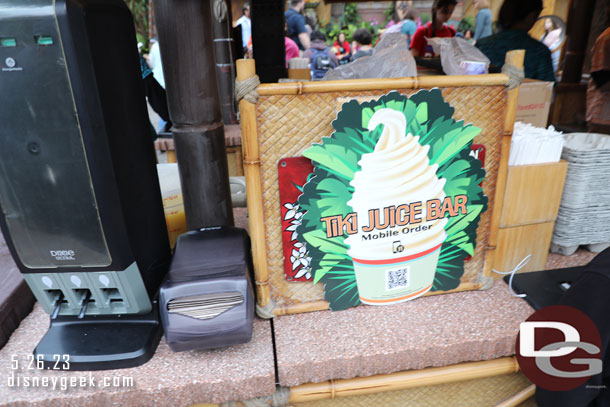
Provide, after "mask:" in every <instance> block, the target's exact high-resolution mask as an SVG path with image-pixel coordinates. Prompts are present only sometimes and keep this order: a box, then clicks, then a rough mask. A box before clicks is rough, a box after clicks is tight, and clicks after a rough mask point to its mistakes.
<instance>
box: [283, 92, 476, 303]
mask: <svg viewBox="0 0 610 407" xmlns="http://www.w3.org/2000/svg"><path fill="white" fill-rule="evenodd" d="M453 113H454V109H453V108H452V107H451V106H450V105H449V104H448V103H447V102H445V101H444V100H443V97H442V94H441V92H440V90H438V89H432V90H429V91H428V90H422V91H420V92H418V93H417V94H415V95H413V96H411V97H409V98H408V97H406V96H404V95H401V94H400V93H398V92H391V93H389V94H387V95H385V96H382V97H381V98H379V99H378V100H374V101H371V102H365V103H358V101H356V100H352V101H349V102H347V103H345V104H343V106H342V108H341V111H340V112H339V114H338V115H337V119H336V120H335V121H333V123H332V125H333V128H334V132H333V134H332V135H331V136H330V137H324V138H323V140H322V143H321V144H314V145H313V146H312V147H310V148H309V149H307V150H306V151H305V152H304V156H305V158H304V159H303V160H307V163H308V165H309V167H307V166H305V167H304V168H306V171H305V172H303V171H301V173H302V174H301V175H300V177H299V176H298V175H295V174H292V175H291V180H292V181H291V182H284V185H288V187H289V186H290V185H292V189H293V194H292V196H290V193H288V194H286V193H284V194H283V195H284V197H282V193H280V195H281V196H280V199H281V200H282V219H283V227H284V232H285V234H284V237H285V238H284V255H285V257H286V262H285V266H286V267H285V268H286V273H287V277H288V278H289V279H292V280H303V279H305V280H307V279H310V280H313V282H315V283H317V282H322V283H324V285H325V297H326V299H327V300H328V301H329V302H330V306H331V308H332V309H333V310H338V309H345V308H348V307H351V306H355V305H358V304H360V303H366V304H372V305H384V304H393V303H397V302H402V301H408V300H411V299H414V298H417V297H419V296H421V295H423V294H425V293H426V292H428V291H430V290H433V291H436V290H451V289H453V288H456V287H457V286H458V285H459V282H460V277H461V276H462V274H463V273H464V259H465V258H467V257H468V256H471V255H472V254H473V252H474V247H475V244H476V229H477V225H478V222H479V219H480V216H481V213H483V212H484V211H485V210H486V209H487V197H486V196H484V195H483V191H482V189H481V187H480V184H481V182H482V181H483V178H484V176H485V171H484V170H483V169H482V168H481V162H480V161H479V160H477V159H476V158H474V157H473V156H472V155H471V151H472V149H471V145H472V140H473V139H474V137H475V136H476V135H477V134H479V132H480V129H478V128H476V127H474V126H472V125H464V122H463V121H457V122H456V121H455V120H454V119H453V117H452V116H453ZM301 168H303V167H301ZM297 172H298V171H297ZM299 178H300V179H299ZM282 189H283V188H282V176H281V168H280V192H282ZM285 197H286V198H287V199H286V198H285Z"/></svg>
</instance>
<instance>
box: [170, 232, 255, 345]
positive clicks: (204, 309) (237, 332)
mask: <svg viewBox="0 0 610 407" xmlns="http://www.w3.org/2000/svg"><path fill="white" fill-rule="evenodd" d="M252 270H253V268H252V257H251V254H250V238H249V237H248V234H247V233H246V231H245V230H243V229H239V228H235V227H228V226H221V227H214V228H203V229H200V230H197V231H192V232H188V233H185V234H182V235H180V237H179V238H178V242H177V245H176V250H175V252H174V257H173V259H172V263H171V266H170V269H169V272H168V274H167V277H166V278H165V280H164V281H163V283H162V285H161V288H160V291H159V306H160V314H161V321H162V323H163V330H164V332H165V340H166V341H167V344H168V345H169V347H170V348H171V349H172V350H173V351H176V352H179V351H185V350H193V349H208V348H216V347H221V346H230V345H236V344H239V343H245V342H249V341H250V339H251V338H252V322H253V318H254V301H255V298H254V294H253V290H252Z"/></svg>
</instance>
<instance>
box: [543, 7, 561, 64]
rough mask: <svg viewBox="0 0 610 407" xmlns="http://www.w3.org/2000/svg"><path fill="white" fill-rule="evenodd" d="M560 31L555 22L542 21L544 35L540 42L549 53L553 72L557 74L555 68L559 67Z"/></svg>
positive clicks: (548, 19) (549, 20)
mask: <svg viewBox="0 0 610 407" xmlns="http://www.w3.org/2000/svg"><path fill="white" fill-rule="evenodd" d="M561 31H562V30H561V28H559V26H558V25H557V23H556V22H555V20H553V19H550V18H547V19H545V20H544V34H543V35H542V37H541V38H540V41H542V43H543V44H544V45H546V46H547V47H548V48H549V50H550V51H551V60H552V61H553V71H555V72H557V67H558V65H559V56H560V54H561V48H558V46H559V44H560V42H561ZM555 48H557V49H555ZM553 49H555V51H553Z"/></svg>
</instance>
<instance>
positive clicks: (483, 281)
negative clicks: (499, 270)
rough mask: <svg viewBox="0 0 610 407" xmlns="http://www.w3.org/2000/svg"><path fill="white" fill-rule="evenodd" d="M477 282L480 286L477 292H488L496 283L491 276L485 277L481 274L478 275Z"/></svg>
mask: <svg viewBox="0 0 610 407" xmlns="http://www.w3.org/2000/svg"><path fill="white" fill-rule="evenodd" d="M478 280H479V284H480V287H479V290H489V289H490V288H491V287H493V285H494V282H495V281H496V280H495V279H494V278H493V277H492V276H485V275H483V274H481V275H479V278H478Z"/></svg>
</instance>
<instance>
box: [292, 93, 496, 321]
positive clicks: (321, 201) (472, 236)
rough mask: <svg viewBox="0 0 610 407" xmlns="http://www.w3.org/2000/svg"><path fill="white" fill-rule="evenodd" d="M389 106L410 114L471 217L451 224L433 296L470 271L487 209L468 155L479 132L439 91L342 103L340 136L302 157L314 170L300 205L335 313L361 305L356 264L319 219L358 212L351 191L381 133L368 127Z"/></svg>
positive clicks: (315, 269)
mask: <svg viewBox="0 0 610 407" xmlns="http://www.w3.org/2000/svg"><path fill="white" fill-rule="evenodd" d="M384 108H390V109H393V110H396V111H400V112H402V113H403V114H404V116H405V119H406V122H407V132H409V133H411V134H413V135H414V136H418V137H419V143H420V144H422V145H429V150H428V157H429V159H430V164H437V165H438V166H439V167H438V169H437V176H438V177H439V178H444V179H445V181H446V182H445V186H444V192H445V194H446V195H447V196H457V195H466V196H467V199H468V201H467V203H466V209H467V213H466V214H460V215H458V216H454V217H451V218H449V220H448V222H447V224H446V226H445V231H446V233H447V238H446V240H445V242H444V243H443V245H442V247H441V251H440V256H439V261H438V265H437V270H436V274H435V277H434V283H433V287H432V290H433V291H436V290H451V289H453V288H456V287H457V286H458V285H459V283H460V278H461V276H462V274H463V273H464V258H465V257H466V256H472V255H473V254H474V248H475V245H476V229H477V226H478V222H479V219H480V216H481V213H483V212H484V211H485V210H487V197H486V196H484V195H483V191H482V189H481V187H480V186H479V184H480V183H481V182H482V180H483V178H484V177H485V171H484V169H482V168H481V164H480V162H479V161H478V160H476V159H475V158H473V157H471V156H470V146H471V144H472V140H473V139H474V137H476V136H477V135H478V134H479V132H480V129H478V128H477V127H474V126H472V125H464V123H463V122H462V121H459V122H456V121H455V120H454V119H453V118H452V116H453V112H454V109H453V108H452V107H451V106H450V105H449V103H447V102H445V100H444V99H443V96H442V93H441V91H440V90H439V89H432V90H422V91H420V92H418V93H416V94H414V95H413V96H411V97H410V98H407V97H406V96H404V95H401V94H400V93H398V92H390V93H388V94H387V95H384V96H382V97H381V98H379V99H378V100H373V101H369V102H364V103H361V104H360V103H358V102H357V101H356V100H352V101H349V102H347V103H345V104H343V106H342V108H341V111H340V112H339V114H338V115H337V119H336V120H335V121H333V123H332V125H333V128H334V130H335V131H334V133H333V134H332V135H331V136H330V137H324V138H323V139H322V143H321V144H314V145H313V146H312V147H310V148H309V149H307V150H306V151H305V152H304V155H305V156H306V157H307V158H309V159H311V160H312V163H313V165H314V172H313V173H312V175H311V176H310V177H309V180H308V182H307V183H306V184H305V185H304V186H303V194H302V195H301V196H300V197H299V199H298V202H299V205H300V206H301V208H302V209H303V210H305V211H306V212H305V215H304V216H303V221H302V224H301V225H300V226H299V227H298V228H297V232H298V234H299V235H300V236H301V237H302V238H303V241H305V243H306V245H307V249H308V250H309V255H310V256H311V258H312V262H311V266H312V274H313V277H314V282H316V283H317V282H322V283H324V285H325V298H326V300H328V301H329V302H330V306H331V308H332V309H333V310H339V309H345V308H349V307H352V306H356V305H358V304H359V303H360V300H359V295H358V287H357V284H356V278H355V275H354V269H353V262H352V260H351V257H350V256H349V255H348V254H347V250H348V245H347V244H346V243H345V238H346V237H347V234H346V233H345V231H344V234H343V235H340V236H335V237H328V236H327V231H326V224H325V222H322V221H321V219H322V218H325V217H329V216H342V217H345V216H346V215H348V214H349V213H350V212H352V208H351V207H349V206H348V205H347V202H348V201H349V200H350V199H351V197H352V194H353V193H354V188H353V187H352V186H351V185H350V181H351V180H352V179H353V177H354V174H355V173H356V172H357V171H359V170H360V166H359V164H358V162H359V161H360V158H361V157H362V155H363V154H366V153H370V152H373V151H374V149H375V145H376V143H377V141H378V140H379V137H380V135H381V133H382V131H383V126H377V128H376V129H374V130H373V131H369V130H368V129H367V127H368V123H369V121H370V119H371V117H373V115H374V114H375V112H376V111H378V110H380V109H384Z"/></svg>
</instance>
